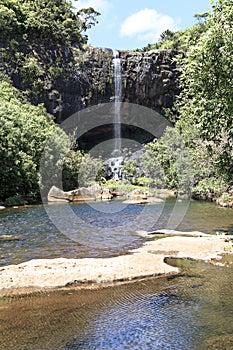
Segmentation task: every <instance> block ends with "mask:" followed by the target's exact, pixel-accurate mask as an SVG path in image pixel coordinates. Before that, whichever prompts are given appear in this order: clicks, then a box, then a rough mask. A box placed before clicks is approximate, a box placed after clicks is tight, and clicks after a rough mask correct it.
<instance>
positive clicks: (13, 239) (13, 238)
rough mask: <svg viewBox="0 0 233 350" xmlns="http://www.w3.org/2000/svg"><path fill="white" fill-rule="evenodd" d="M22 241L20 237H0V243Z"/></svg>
mask: <svg viewBox="0 0 233 350" xmlns="http://www.w3.org/2000/svg"><path fill="white" fill-rule="evenodd" d="M20 239H22V237H21V236H14V235H0V241H18V240H20Z"/></svg>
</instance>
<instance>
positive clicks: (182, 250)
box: [0, 235, 226, 296]
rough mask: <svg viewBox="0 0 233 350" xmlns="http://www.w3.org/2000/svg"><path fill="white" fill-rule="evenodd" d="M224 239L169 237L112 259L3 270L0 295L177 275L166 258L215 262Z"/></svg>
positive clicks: (47, 262)
mask: <svg viewBox="0 0 233 350" xmlns="http://www.w3.org/2000/svg"><path fill="white" fill-rule="evenodd" d="M225 244H226V242H225V239H224V237H220V236H211V235H210V236H208V237H184V236H182V237H181V236H179V237H178V236H176V237H167V238H162V239H159V240H156V241H150V242H146V243H145V244H144V245H143V246H142V247H141V248H139V249H135V250H132V251H131V252H130V254H128V255H123V256H118V257H113V258H107V259H102V258H85V259H64V258H58V259H38V260H31V261H28V262H25V263H22V264H19V265H9V266H5V267H2V268H0V296H4V295H10V294H14V292H15V291H17V293H18V294H19V293H25V290H26V289H27V288H33V290H37V291H39V290H46V289H49V288H58V287H64V286H67V285H72V284H75V285H79V284H80V285H83V286H87V285H88V284H98V285H100V286H101V285H104V283H111V282H120V281H127V280H132V279H136V278H142V277H149V276H156V275H157V276H159V275H166V274H176V273H178V272H179V269H178V268H176V267H173V266H170V265H168V264H166V263H165V262H164V259H165V257H180V258H192V259H201V260H205V261H207V260H210V259H216V258H218V257H219V256H220V255H221V254H223V253H225V249H224V246H225Z"/></svg>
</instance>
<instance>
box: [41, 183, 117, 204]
mask: <svg viewBox="0 0 233 350" xmlns="http://www.w3.org/2000/svg"><path fill="white" fill-rule="evenodd" d="M112 197H113V195H112V193H111V191H110V189H108V188H102V187H101V186H100V185H98V184H96V185H93V186H90V187H80V188H77V189H75V190H72V191H68V192H64V191H63V190H61V189H60V188H58V187H56V186H52V187H51V189H50V191H49V193H48V202H79V201H96V200H110V199H112Z"/></svg>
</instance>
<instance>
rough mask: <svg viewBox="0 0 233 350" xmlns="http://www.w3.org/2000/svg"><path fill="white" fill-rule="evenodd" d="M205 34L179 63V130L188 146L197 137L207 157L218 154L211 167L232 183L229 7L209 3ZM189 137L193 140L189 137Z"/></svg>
mask: <svg viewBox="0 0 233 350" xmlns="http://www.w3.org/2000/svg"><path fill="white" fill-rule="evenodd" d="M205 26H206V31H205V32H204V33H203V34H202V36H201V37H200V39H199V41H198V42H197V44H196V45H195V46H193V47H192V49H191V50H190V53H189V55H188V57H187V58H186V59H185V60H184V61H183V74H182V88H183V91H182V93H181V95H180V101H179V102H178V104H177V108H178V112H179V114H180V121H179V122H178V125H177V127H179V128H180V129H181V130H182V132H183V133H184V135H186V139H187V140H189V143H190V144H191V143H192V140H193V139H194V138H195V135H199V136H200V137H201V138H202V139H203V140H205V141H206V142H207V147H208V150H209V153H210V154H211V153H212V154H213V152H216V150H217V151H218V152H219V154H218V156H217V158H216V162H215V167H216V169H218V170H219V172H220V173H221V174H222V175H224V176H225V178H226V179H227V181H232V169H233V160H232V159H233V153H232V146H233V145H232V139H233V122H232V121H233V118H232V117H233V103H232V95H233V60H232V56H233V46H232V42H233V3H232V1H231V0H218V1H215V2H213V10H212V13H211V14H210V15H209V16H208V18H207V20H206V23H205ZM192 134H193V136H192Z"/></svg>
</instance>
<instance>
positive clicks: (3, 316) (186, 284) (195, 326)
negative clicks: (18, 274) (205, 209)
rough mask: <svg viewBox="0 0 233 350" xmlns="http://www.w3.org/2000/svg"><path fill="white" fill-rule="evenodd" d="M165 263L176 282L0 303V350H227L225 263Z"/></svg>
mask: <svg viewBox="0 0 233 350" xmlns="http://www.w3.org/2000/svg"><path fill="white" fill-rule="evenodd" d="M172 263H173V264H175V265H176V266H180V267H182V268H183V273H182V274H181V275H180V276H176V277H172V278H157V279H156V278H153V279H148V280H143V281H140V282H135V283H131V284H127V285H121V286H115V287H112V288H106V289H102V290H99V291H96V290H89V291H74V290H67V291H61V292H56V293H51V294H48V293H47V294H45V295H37V296H34V297H32V296H28V297H24V298H19V299H6V300H0V327H1V332H0V349H1V350H5V349H8V350H19V349H20V350H21V349H22V350H23V349H30V350H43V349H46V350H61V349H63V350H64V349H66V350H76V349H81V350H83V349H91V350H92V349H98V350H100V349H101V350H102V349H136V350H139V349H142V350H144V349H148V350H149V349H150V350H151V349H155V350H161V349H162V350H163V349H164V350H168V349H176V350H187V349H188V350H200V349H202V350H207V349H208V350H209V349H211V350H212V349H215V350H217V349H218V350H220V349H221V350H222V349H227V350H230V349H231V348H232V347H230V344H232V341H233V336H232V334H233V317H232V316H233V311H232V302H233V296H232V275H233V259H232V257H229V258H228V267H222V266H213V265H211V264H206V263H201V262H194V261H190V260H175V261H174V260H173V262H172ZM210 344H212V345H210Z"/></svg>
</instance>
